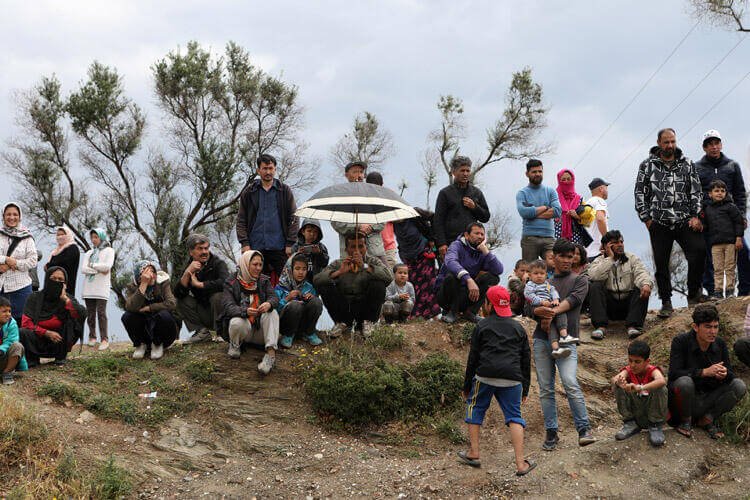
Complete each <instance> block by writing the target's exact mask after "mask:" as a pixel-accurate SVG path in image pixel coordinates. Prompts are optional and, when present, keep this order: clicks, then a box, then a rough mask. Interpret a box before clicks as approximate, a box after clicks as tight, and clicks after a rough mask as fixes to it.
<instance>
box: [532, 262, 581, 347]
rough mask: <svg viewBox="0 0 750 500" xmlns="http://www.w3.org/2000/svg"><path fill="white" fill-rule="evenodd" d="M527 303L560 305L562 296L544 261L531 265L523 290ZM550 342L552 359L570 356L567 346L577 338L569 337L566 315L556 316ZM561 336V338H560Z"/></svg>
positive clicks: (552, 323)
mask: <svg viewBox="0 0 750 500" xmlns="http://www.w3.org/2000/svg"><path fill="white" fill-rule="evenodd" d="M523 294H524V297H525V298H526V302H528V303H529V304H530V305H531V307H532V308H534V307H539V306H543V307H557V306H559V305H560V294H559V293H557V290H556V289H555V287H554V286H552V285H551V284H550V282H549V281H548V280H547V265H546V264H545V263H544V261H543V260H535V261H534V262H532V263H531V264H529V281H528V282H527V283H526V287H525V288H524V290H523ZM547 334H548V336H549V342H550V344H551V345H552V357H553V358H555V359H559V358H567V357H568V356H570V349H567V348H565V347H562V346H565V345H570V344H574V343H576V342H577V341H578V339H577V338H575V337H571V336H569V335H568V321H567V316H566V315H565V314H558V315H556V316H555V317H554V318H553V320H552V322H551V323H550V325H549V331H548V333H547ZM558 334H559V338H558Z"/></svg>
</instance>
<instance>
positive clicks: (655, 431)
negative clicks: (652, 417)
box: [648, 424, 664, 447]
mask: <svg viewBox="0 0 750 500" xmlns="http://www.w3.org/2000/svg"><path fill="white" fill-rule="evenodd" d="M648 442H649V443H651V446H654V447H659V446H662V445H663V444H664V431H663V430H662V428H661V424H651V425H649V427H648Z"/></svg>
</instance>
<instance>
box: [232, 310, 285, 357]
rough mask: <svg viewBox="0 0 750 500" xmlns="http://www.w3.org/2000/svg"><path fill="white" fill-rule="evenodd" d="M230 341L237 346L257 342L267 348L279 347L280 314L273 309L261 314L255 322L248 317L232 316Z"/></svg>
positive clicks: (256, 343)
mask: <svg viewBox="0 0 750 500" xmlns="http://www.w3.org/2000/svg"><path fill="white" fill-rule="evenodd" d="M229 342H231V343H232V345H233V346H235V347H240V346H241V345H242V344H255V345H260V346H263V347H264V348H265V349H274V350H276V349H278V342H279V314H278V313H277V312H276V310H275V309H272V310H271V311H269V312H267V313H263V314H261V315H260V318H258V319H257V320H256V321H255V323H254V324H251V323H250V322H249V321H248V320H247V318H232V319H231V320H230V321H229Z"/></svg>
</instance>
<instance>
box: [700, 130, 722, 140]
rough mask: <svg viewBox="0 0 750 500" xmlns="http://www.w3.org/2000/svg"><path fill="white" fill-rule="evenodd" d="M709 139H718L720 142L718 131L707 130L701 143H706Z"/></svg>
mask: <svg viewBox="0 0 750 500" xmlns="http://www.w3.org/2000/svg"><path fill="white" fill-rule="evenodd" d="M709 139H719V140H721V134H720V133H719V131H718V130H714V129H711V130H707V131H706V132H705V133H704V134H703V142H706V141H707V140H709Z"/></svg>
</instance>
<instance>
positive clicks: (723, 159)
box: [698, 153, 734, 168]
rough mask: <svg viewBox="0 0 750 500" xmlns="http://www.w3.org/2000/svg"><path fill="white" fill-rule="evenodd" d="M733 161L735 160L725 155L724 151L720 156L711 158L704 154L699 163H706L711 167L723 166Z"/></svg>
mask: <svg viewBox="0 0 750 500" xmlns="http://www.w3.org/2000/svg"><path fill="white" fill-rule="evenodd" d="M733 162H734V160H732V159H731V158H729V157H728V156H727V155H725V154H724V153H720V154H719V157H718V158H716V159H714V158H710V157H709V156H708V155H703V158H701V159H700V161H699V162H698V164H700V165H706V166H709V167H711V168H721V167H724V166H726V165H729V164H730V163H733Z"/></svg>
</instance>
